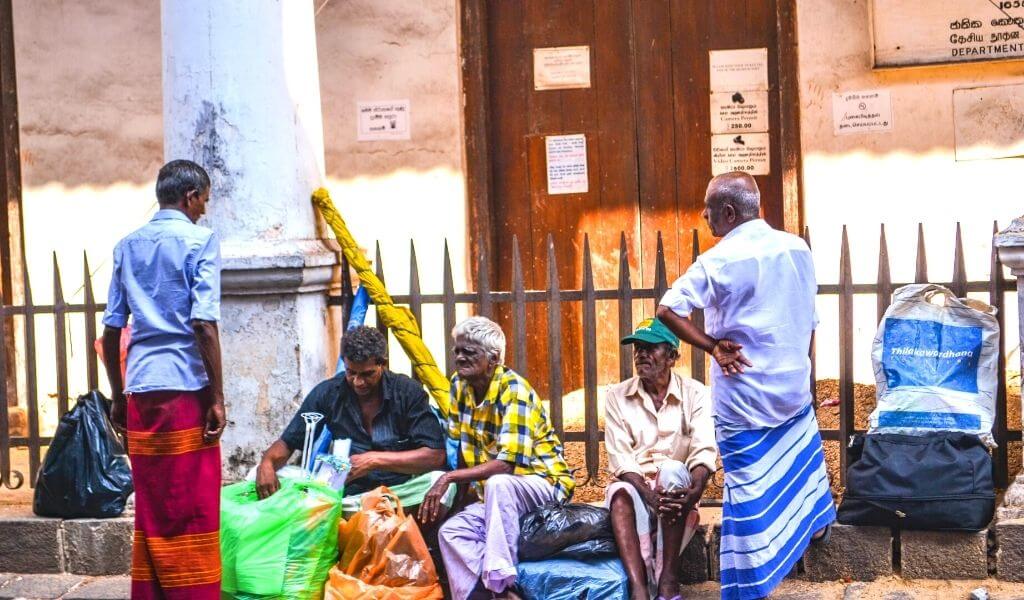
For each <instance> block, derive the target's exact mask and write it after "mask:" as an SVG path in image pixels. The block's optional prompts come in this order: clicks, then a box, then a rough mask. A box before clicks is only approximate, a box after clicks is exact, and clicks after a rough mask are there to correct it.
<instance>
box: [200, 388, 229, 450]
mask: <svg viewBox="0 0 1024 600" xmlns="http://www.w3.org/2000/svg"><path fill="white" fill-rule="evenodd" d="M225 425H227V417H226V416H225V415H224V399H223V398H218V399H215V400H214V401H213V404H211V405H210V408H208V409H206V429H205V430H204V431H203V441H205V442H206V443H207V444H212V443H213V442H216V441H217V440H219V439H220V436H221V434H222V433H224V426H225Z"/></svg>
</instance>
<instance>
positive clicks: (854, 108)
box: [832, 90, 892, 135]
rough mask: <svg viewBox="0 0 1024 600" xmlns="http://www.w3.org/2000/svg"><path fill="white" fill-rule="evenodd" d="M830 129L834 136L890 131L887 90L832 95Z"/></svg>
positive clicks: (890, 109) (890, 104)
mask: <svg viewBox="0 0 1024 600" xmlns="http://www.w3.org/2000/svg"><path fill="white" fill-rule="evenodd" d="M832 128H833V131H834V132H835V135H846V134H849V133H866V132H870V131H890V130H892V100H891V99H890V97H889V90H866V91H861V92H843V93H841V94H832Z"/></svg>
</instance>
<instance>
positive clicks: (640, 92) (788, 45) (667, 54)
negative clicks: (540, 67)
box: [463, 0, 800, 390]
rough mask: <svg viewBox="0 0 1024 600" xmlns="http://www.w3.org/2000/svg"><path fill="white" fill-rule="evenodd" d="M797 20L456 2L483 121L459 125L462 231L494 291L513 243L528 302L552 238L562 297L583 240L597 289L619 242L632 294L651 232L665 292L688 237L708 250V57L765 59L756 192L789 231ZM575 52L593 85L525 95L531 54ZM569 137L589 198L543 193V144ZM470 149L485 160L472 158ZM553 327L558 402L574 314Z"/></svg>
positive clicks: (539, 316) (611, 309)
mask: <svg viewBox="0 0 1024 600" xmlns="http://www.w3.org/2000/svg"><path fill="white" fill-rule="evenodd" d="M469 5H471V6H469ZM794 5H795V1H794V0H492V1H489V2H481V1H479V0H464V4H463V10H464V15H463V29H464V31H463V36H464V40H463V52H464V55H466V56H467V57H468V58H469V59H471V60H472V59H474V58H476V59H477V60H479V63H480V69H479V70H478V71H476V72H474V71H473V70H472V69H471V68H470V69H467V75H466V77H467V80H466V89H467V93H468V94H470V95H474V90H475V96H474V97H469V98H467V102H468V104H469V105H470V106H472V105H473V104H474V103H478V105H479V107H480V116H481V117H482V118H481V119H478V120H476V121H474V120H473V119H472V118H469V119H468V120H467V123H468V124H469V128H468V129H469V130H468V131H467V135H468V136H470V140H469V141H470V144H469V148H470V155H469V161H470V163H471V164H470V168H471V170H472V169H473V168H474V166H475V167H476V168H477V172H481V173H482V172H485V171H486V172H487V176H486V177H484V176H481V177H476V178H475V179H471V185H470V194H471V197H472V198H473V200H474V201H475V202H477V203H478V204H479V203H485V204H486V206H478V207H477V210H476V214H477V216H481V217H485V218H486V221H487V223H486V226H485V227H480V228H475V229H472V231H473V232H475V236H476V239H475V240H474V241H476V242H477V243H478V244H483V245H485V246H487V247H488V248H489V256H490V263H491V268H492V270H491V272H492V273H495V274H496V280H497V282H496V283H497V285H498V286H499V288H500V289H509V288H508V286H509V284H510V281H511V277H512V270H513V262H512V237H513V235H515V236H516V237H517V238H518V241H519V249H520V252H521V255H522V263H523V266H524V277H525V279H526V282H525V283H526V287H527V289H545V288H546V287H547V275H546V266H547V258H546V257H547V240H548V236H549V235H551V236H552V237H553V239H554V244H555V251H556V256H557V264H558V272H559V277H560V283H561V287H562V288H563V289H568V288H577V289H578V288H579V287H580V282H581V274H582V261H583V257H582V253H583V240H584V235H585V234H586V235H588V236H589V241H590V248H591V252H592V260H593V268H594V278H595V285H596V286H597V287H598V288H599V289H600V288H613V287H615V286H616V285H617V282H618V277H619V259H618V256H619V246H620V236H621V235H623V234H624V236H625V240H626V246H627V249H628V252H629V268H630V273H631V278H632V283H633V286H634V287H641V286H643V287H651V286H652V285H653V284H654V278H655V258H654V257H655V251H656V246H657V238H658V235H659V233H660V234H661V236H662V239H663V242H664V249H665V256H666V266H667V275H668V280H669V281H670V282H671V281H672V279H674V278H675V277H676V276H678V275H679V274H680V273H682V272H683V271H684V270H685V269H686V267H687V266H689V264H690V261H691V253H692V250H691V239H692V231H693V230H694V229H696V230H697V231H698V232H699V236H700V241H701V247H702V248H703V249H707V248H708V247H710V245H711V244H712V243H713V240H712V239H711V238H710V233H709V232H708V230H707V228H706V225H705V224H704V223H703V220H702V219H701V210H702V209H703V200H704V191H705V188H706V186H707V183H708V181H709V179H710V178H711V173H712V171H711V169H712V165H711V135H712V134H711V120H710V91H711V90H710V78H709V51H711V50H727V49H742V48H766V49H767V56H768V67H767V68H768V97H769V110H768V131H769V139H770V152H769V156H770V161H769V164H770V174H769V175H764V176H758V177H757V181H758V184H759V186H760V188H761V193H762V207H763V208H762V210H763V213H764V216H765V218H766V219H767V220H768V221H769V222H770V223H771V224H772V225H774V226H775V227H779V228H783V227H785V228H789V229H791V230H798V229H799V227H800V224H799V200H798V191H799V190H798V181H797V179H798V169H797V167H798V165H797V164H796V163H797V162H798V160H799V148H798V145H799V134H798V132H797V131H795V127H796V116H795V115H796V114H797V112H796V111H797V102H798V100H797V95H796V88H795V85H796V79H795V47H792V45H793V31H792V27H793V22H794V19H795V17H793V12H794V11H795V7H794ZM467 9H468V10H467ZM467 15H468V16H467ZM467 19H469V22H467ZM474 20H475V21H476V22H473V21H474ZM467 35H468V36H470V37H469V39H465V36H467ZM780 43H781V45H782V46H781V49H782V51H781V52H780ZM467 44H469V45H473V44H475V46H469V47H467ZM572 46H577V47H578V46H585V47H587V48H588V52H589V61H590V86H589V87H586V88H576V89H560V90H537V89H535V73H534V50H535V49H538V48H541V49H543V48H557V47H572ZM780 59H781V62H780ZM470 66H472V65H470ZM474 75H476V77H477V79H479V80H481V81H474V80H473V77H474ZM791 88H792V89H791ZM481 96H482V98H481ZM467 116H469V117H472V115H467ZM474 123H475V124H476V126H475V128H474ZM571 134H583V135H584V136H585V139H586V153H587V167H588V180H589V185H588V191H587V192H586V193H577V194H554V195H552V194H549V193H548V171H547V154H546V146H545V138H546V137H547V136H555V135H571ZM474 136H475V138H474ZM481 141H482V144H481V143H479V142H481ZM481 147H485V148H486V151H484V152H479V153H475V152H474V148H481ZM474 161H477V162H480V161H483V162H486V164H485V165H480V164H476V165H474V164H473V162H474ZM481 167H483V168H484V170H481ZM471 235H473V233H471ZM481 238H484V239H481ZM652 308H653V303H652V302H650V301H647V302H645V303H643V304H640V303H638V304H637V307H636V309H635V310H634V312H635V313H636V316H635V319H639V318H641V317H642V316H645V314H646V316H650V313H651V311H652ZM617 310H618V309H617V307H616V306H614V303H611V302H606V303H601V304H600V305H599V306H598V324H599V327H598V329H599V339H598V348H599V353H598V354H599V363H600V368H599V373H600V379H601V380H602V382H606V381H610V380H614V379H615V378H616V377H617V375H618V372H619V369H618V365H619V356H618V347H617V339H616V338H617V334H618V327H617V323H618V316H617V315H618V312H617ZM499 317H501V319H502V320H503V321H505V322H506V323H508V318H509V317H508V314H507V313H505V312H503V311H499ZM563 317H564V318H563V327H562V332H563V336H564V337H563V359H564V361H565V365H564V366H565V368H564V377H565V380H566V384H567V385H566V388H565V389H567V390H571V389H573V388H574V387H578V386H579V385H581V373H582V368H581V361H582V346H581V342H580V340H581V326H580V311H579V309H578V307H577V308H567V309H566V310H565V311H564V315H563ZM546 318H547V317H546V311H545V310H544V308H542V307H536V308H531V310H530V311H529V313H528V320H529V322H530V327H528V341H527V344H528V346H529V351H528V352H526V356H527V357H528V359H527V371H528V373H530V374H531V375H532V376H533V379H534V380H535V383H536V384H537V385H538V387H540V388H544V380H546V379H547V372H548V371H547V368H548V367H547V352H546V346H547V339H546V336H545V335H544V332H545V331H546V327H545V323H546ZM509 338H510V340H511V338H512V336H509ZM684 354H685V353H684Z"/></svg>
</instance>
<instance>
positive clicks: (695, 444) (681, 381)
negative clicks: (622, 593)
mask: <svg viewBox="0 0 1024 600" xmlns="http://www.w3.org/2000/svg"><path fill="white" fill-rule="evenodd" d="M622 344H623V345H626V344H632V345H633V366H634V367H635V370H636V376H635V377H631V378H630V379H627V380H626V381H623V382H621V383H618V384H616V385H614V386H612V387H611V388H609V390H608V396H607V399H606V400H605V448H606V449H607V451H608V467H609V470H610V471H611V473H612V475H614V476H615V477H616V478H617V479H618V481H616V482H614V483H612V484H611V485H609V486H608V488H607V490H606V491H605V505H606V506H607V507H608V509H609V510H611V514H612V529H613V530H614V533H615V541H616V544H617V545H618V548H619V554H620V556H621V558H622V564H623V566H624V567H625V569H626V575H627V576H628V577H629V583H630V590H631V592H630V593H631V596H632V597H633V598H644V599H646V598H650V597H651V596H650V594H649V591H650V590H651V589H652V588H654V587H657V592H658V593H657V597H658V598H665V599H672V598H678V594H679V578H678V577H679V560H680V556H679V555H680V552H681V551H682V549H684V548H686V544H687V543H688V542H689V541H690V538H691V537H693V534H694V532H695V531H696V529H697V525H698V523H699V522H700V515H699V513H698V512H697V503H698V501H699V500H700V497H701V495H702V494H703V493H704V486H705V484H706V483H707V480H708V477H710V476H711V473H713V472H714V470H715V459H716V453H717V451H716V449H715V430H714V423H713V422H712V419H711V397H710V394H709V392H708V389H707V388H706V387H705V386H704V385H702V384H700V383H698V382H696V381H694V380H692V379H688V378H686V377H683V376H681V375H679V374H677V373H674V372H673V371H672V367H673V366H674V365H675V362H676V359H678V358H679V338H677V337H676V336H675V335H674V334H673V333H672V332H671V331H669V330H668V328H667V327H665V325H664V324H663V323H662V322H661V321H659V320H658V319H647V320H645V321H642V322H641V323H640V325H639V326H638V327H637V328H636V331H634V332H633V334H632V335H630V336H628V337H626V338H623V340H622Z"/></svg>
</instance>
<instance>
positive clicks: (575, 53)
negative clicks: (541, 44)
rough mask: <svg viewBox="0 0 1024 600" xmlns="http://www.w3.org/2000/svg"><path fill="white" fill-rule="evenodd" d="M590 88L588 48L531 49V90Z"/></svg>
mask: <svg viewBox="0 0 1024 600" xmlns="http://www.w3.org/2000/svg"><path fill="white" fill-rule="evenodd" d="M588 87H590V46H563V47H560V48H534V49H533V89H535V90H538V91H540V90H570V89H573V88H588Z"/></svg>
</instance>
